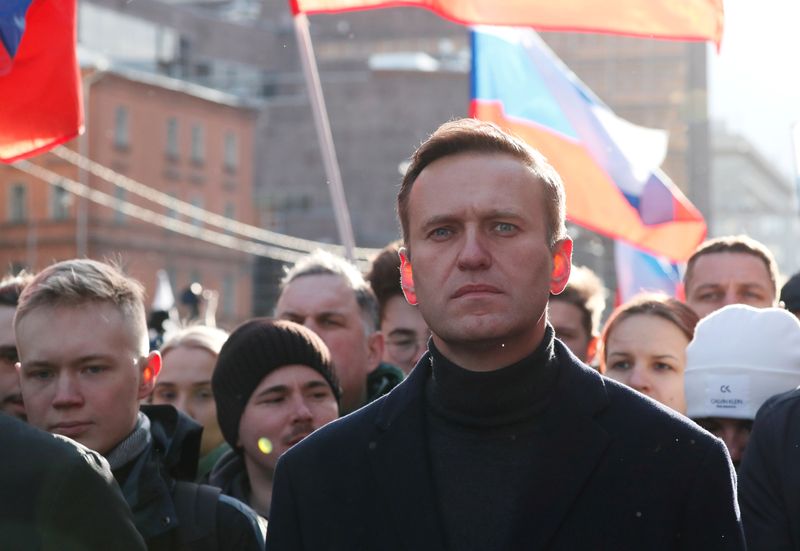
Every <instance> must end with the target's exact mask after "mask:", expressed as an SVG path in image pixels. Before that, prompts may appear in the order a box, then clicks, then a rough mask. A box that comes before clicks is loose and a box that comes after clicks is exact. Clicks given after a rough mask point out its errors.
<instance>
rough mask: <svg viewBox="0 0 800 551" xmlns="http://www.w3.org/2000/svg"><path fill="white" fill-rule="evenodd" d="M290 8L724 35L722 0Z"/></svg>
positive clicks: (440, 0)
mask: <svg viewBox="0 0 800 551" xmlns="http://www.w3.org/2000/svg"><path fill="white" fill-rule="evenodd" d="M289 6H290V7H291V9H292V13H295V14H297V13H306V14H314V13H330V12H341V11H352V10H366V9H373V8H390V7H398V6H414V7H418V8H425V9H428V10H431V11H433V12H435V13H437V14H439V15H440V16H442V17H445V18H447V19H450V20H451V21H455V22H457V23H462V24H465V25H517V26H530V27H535V28H537V29H540V30H549V31H584V32H598V33H613V34H624V35H631V36H645V37H648V38H670V39H675V40H711V41H713V42H714V43H715V44H717V47H719V43H720V40H721V39H722V21H723V11H722V0H609V1H606V2H600V1H598V0H558V1H553V0H289Z"/></svg>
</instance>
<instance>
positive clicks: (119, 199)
mask: <svg viewBox="0 0 800 551" xmlns="http://www.w3.org/2000/svg"><path fill="white" fill-rule="evenodd" d="M114 198H115V199H116V207H117V208H116V209H114V223H115V224H122V223H124V222H125V213H123V212H122V210H121V209H122V205H123V204H124V203H125V190H124V189H122V188H121V187H116V188H114Z"/></svg>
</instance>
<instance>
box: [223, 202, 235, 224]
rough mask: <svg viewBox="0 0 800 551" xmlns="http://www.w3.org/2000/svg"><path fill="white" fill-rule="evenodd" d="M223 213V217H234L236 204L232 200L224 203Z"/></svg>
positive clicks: (233, 218) (232, 218)
mask: <svg viewBox="0 0 800 551" xmlns="http://www.w3.org/2000/svg"><path fill="white" fill-rule="evenodd" d="M223 215H224V216H225V218H230V219H231V220H235V219H236V204H235V203H234V202H233V201H228V202H227V203H225V211H224V213H223Z"/></svg>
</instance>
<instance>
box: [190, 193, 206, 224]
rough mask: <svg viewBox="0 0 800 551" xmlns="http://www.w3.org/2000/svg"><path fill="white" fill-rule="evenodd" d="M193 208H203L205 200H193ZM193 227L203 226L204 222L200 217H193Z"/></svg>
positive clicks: (197, 198) (195, 198)
mask: <svg viewBox="0 0 800 551" xmlns="http://www.w3.org/2000/svg"><path fill="white" fill-rule="evenodd" d="M191 203H192V206H194V207H197V208H199V209H202V208H203V199H202V198H201V197H193V198H192V201H191ZM192 225H193V226H195V227H197V228H200V227H202V226H203V220H202V219H200V218H199V217H192Z"/></svg>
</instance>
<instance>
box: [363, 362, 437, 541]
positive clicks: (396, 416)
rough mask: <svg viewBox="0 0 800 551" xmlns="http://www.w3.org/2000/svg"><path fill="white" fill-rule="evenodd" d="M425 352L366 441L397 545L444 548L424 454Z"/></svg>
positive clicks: (427, 371)
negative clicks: (367, 441) (395, 535)
mask: <svg viewBox="0 0 800 551" xmlns="http://www.w3.org/2000/svg"><path fill="white" fill-rule="evenodd" d="M429 374H430V359H429V357H428V355H427V354H426V356H424V357H423V358H422V359H421V360H420V362H419V363H418V364H417V366H416V367H415V368H414V370H413V371H412V372H411V374H410V375H409V377H408V378H407V379H406V380H405V381H404V382H403V383H402V384H401V385H400V386H398V387H397V388H396V389H395V390H394V391H392V392H391V393H390V394H389V395H388V396H387V397H386V398H385V399H384V404H383V407H382V408H381V412H380V414H379V415H378V418H377V421H376V423H375V429H374V432H373V434H372V438H371V439H370V442H369V449H370V463H371V468H372V471H373V472H372V474H373V476H374V480H375V482H376V485H377V489H378V492H379V495H380V496H381V498H382V500H383V503H384V511H386V513H387V515H388V516H389V518H390V519H391V520H392V523H393V524H394V526H395V527H396V529H397V530H396V534H397V537H398V541H399V542H400V543H401V545H399V546H398V547H400V548H404V549H408V550H409V551H412V550H417V549H444V548H445V544H444V537H443V533H442V525H441V521H440V516H439V512H438V502H437V499H436V495H435V491H434V484H433V476H432V474H431V467H430V459H429V452H428V437H427V426H426V422H425V398H424V395H425V382H426V380H427V379H428V376H429Z"/></svg>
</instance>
